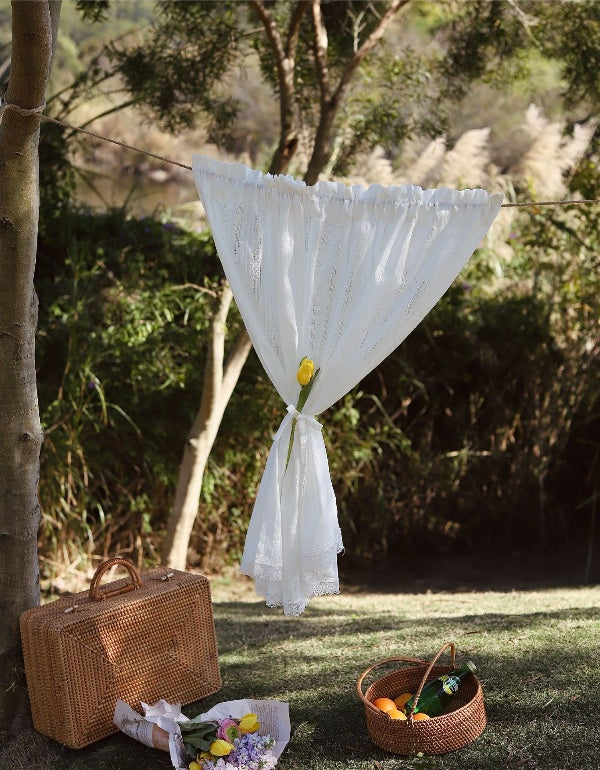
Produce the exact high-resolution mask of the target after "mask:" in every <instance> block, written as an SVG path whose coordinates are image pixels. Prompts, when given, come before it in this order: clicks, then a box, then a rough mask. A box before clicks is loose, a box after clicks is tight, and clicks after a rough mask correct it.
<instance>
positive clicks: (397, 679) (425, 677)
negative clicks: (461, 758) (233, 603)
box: [356, 642, 487, 755]
mask: <svg viewBox="0 0 600 770" xmlns="http://www.w3.org/2000/svg"><path fill="white" fill-rule="evenodd" d="M448 648H449V649H450V664H449V665H435V664H436V663H437V660H438V658H439V657H440V655H441V654H442V653H443V652H444V651H445V650H447V649H448ZM398 661H400V662H403V663H408V664H410V665H408V666H406V667H404V668H401V669H398V670H396V671H393V672H392V673H390V674H387V675H386V676H384V677H383V678H381V679H378V680H377V681H376V682H373V684H372V685H370V686H369V687H368V688H367V691H366V692H365V693H363V689H362V685H363V680H364V678H365V677H366V676H367V674H369V673H370V672H371V671H373V670H374V669H375V668H377V667H379V666H383V665H384V664H386V663H395V662H398ZM455 668H456V662H455V647H454V644H453V643H452V642H448V643H447V644H445V645H444V646H443V647H442V648H441V649H440V650H439V651H438V653H437V654H436V656H435V657H434V658H433V660H432V661H431V663H428V662H427V661H425V660H420V659H418V658H406V657H396V658H385V659H384V660H380V661H378V662H377V663H373V665H372V666H369V668H367V669H366V670H365V671H363V673H362V674H361V675H360V676H359V677H358V680H357V683H356V689H357V692H358V695H359V697H360V699H361V700H362V702H363V703H364V707H365V716H366V719H367V730H368V733H369V736H370V737H371V740H372V741H373V743H375V744H376V745H377V746H379V747H380V748H381V749H384V751H389V752H390V753H392V754H404V755H414V754H417V753H418V752H420V751H422V752H423V753H424V754H445V753H447V752H449V751H455V750H456V749H460V748H462V747H463V746H466V745H467V744H468V743H471V741H474V740H475V738H477V737H478V736H479V735H481V733H482V732H483V730H484V728H485V725H486V721H487V720H486V714H485V708H484V705H483V692H482V690H481V684H480V683H479V680H478V679H477V677H476V676H475V675H473V676H469V677H468V678H467V679H466V680H465V681H464V682H463V683H462V685H461V686H460V688H459V690H458V692H457V693H456V695H455V696H454V697H453V698H452V701H451V705H450V706H449V707H448V709H447V711H446V712H445V713H443V714H441V715H440V716H437V717H432V718H431V719H424V720H422V721H418V720H417V721H415V720H413V718H412V714H409V715H408V719H406V720H399V719H391V718H390V717H389V716H388V715H387V714H386V713H385V712H383V711H381V710H380V709H378V708H377V707H376V706H373V701H374V700H376V699H377V698H382V697H387V698H395V697H397V696H398V695H399V694H400V693H403V692H411V693H416V696H415V703H417V702H418V700H419V697H420V695H421V691H422V689H423V687H424V686H425V684H427V682H429V681H431V680H432V679H435V678H436V677H438V676H440V674H447V673H449V672H450V671H452V670H454V669H455Z"/></svg>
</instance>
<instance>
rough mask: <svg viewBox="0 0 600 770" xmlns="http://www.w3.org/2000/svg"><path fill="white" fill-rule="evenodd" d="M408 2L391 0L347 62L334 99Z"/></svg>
mask: <svg viewBox="0 0 600 770" xmlns="http://www.w3.org/2000/svg"><path fill="white" fill-rule="evenodd" d="M409 2H410V0H392V2H391V3H390V5H389V7H388V9H387V11H386V12H385V13H384V14H383V16H382V17H381V21H380V22H379V24H378V25H377V27H376V28H375V29H374V30H373V32H371V34H370V35H369V37H368V38H367V39H366V40H365V42H364V43H363V44H362V45H361V46H360V48H359V49H358V51H356V53H355V54H354V56H353V57H352V58H351V59H350V61H349V62H348V66H347V67H346V69H345V70H344V72H343V74H342V77H341V79H340V82H339V84H338V87H337V88H336V90H335V94H334V96H333V99H334V101H338V100H339V99H340V97H341V96H342V95H343V92H344V91H345V90H346V88H347V87H348V84H349V83H350V80H351V79H352V76H353V75H354V72H355V71H356V68H357V67H358V65H359V64H360V63H361V61H362V60H363V59H364V58H365V57H366V56H367V55H368V54H369V53H370V52H371V51H372V50H373V48H374V47H375V46H376V45H377V43H378V42H379V41H380V40H381V38H382V37H383V35H384V33H385V31H386V29H387V28H388V27H389V25H390V24H391V22H392V21H393V19H394V16H396V14H397V13H398V11H399V10H400V9H401V8H403V7H404V6H405V5H408V3H409Z"/></svg>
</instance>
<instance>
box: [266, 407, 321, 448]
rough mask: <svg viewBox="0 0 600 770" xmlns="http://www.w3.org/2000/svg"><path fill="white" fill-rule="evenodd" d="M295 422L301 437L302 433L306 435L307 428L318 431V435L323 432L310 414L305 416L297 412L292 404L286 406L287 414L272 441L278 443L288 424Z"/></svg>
mask: <svg viewBox="0 0 600 770" xmlns="http://www.w3.org/2000/svg"><path fill="white" fill-rule="evenodd" d="M294 420H296V422H297V423H298V427H299V429H300V432H301V435H302V433H304V434H306V429H307V428H312V429H313V430H317V431H319V433H320V432H321V431H322V430H323V426H322V425H321V423H320V422H319V421H318V420H315V418H314V417H313V416H312V415H310V414H305V413H304V412H299V411H298V410H297V409H296V407H295V406H294V405H293V404H288V405H287V414H286V416H285V417H284V418H283V420H282V422H281V425H280V426H279V430H278V431H277V433H276V434H275V435H274V436H273V441H279V439H280V438H281V437H282V436H283V434H284V432H285V430H286V428H287V427H288V425H289V424H290V423H293V421H294Z"/></svg>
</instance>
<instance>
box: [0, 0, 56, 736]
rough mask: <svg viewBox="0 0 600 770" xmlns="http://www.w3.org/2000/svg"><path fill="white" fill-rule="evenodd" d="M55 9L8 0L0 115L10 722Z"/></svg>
mask: <svg viewBox="0 0 600 770" xmlns="http://www.w3.org/2000/svg"><path fill="white" fill-rule="evenodd" d="M59 15H60V2H58V1H52V0H51V1H50V2H49V1H48V0H30V2H13V3H12V62H11V73H10V83H9V86H8V90H7V93H6V104H7V106H6V108H5V109H4V112H3V116H2V124H1V125H0V729H1V730H3V731H9V732H10V731H11V729H14V730H16V729H18V725H19V723H20V722H21V721H22V719H23V716H24V714H26V713H28V711H27V709H26V708H25V706H26V703H27V700H26V690H25V687H24V681H23V667H22V660H21V640H20V633H19V617H20V615H21V613H22V612H23V611H24V610H26V609H28V608H29V607H33V606H35V605H37V604H39V569H38V558H37V531H38V527H39V523H40V506H39V502H38V499H37V485H38V480H39V458H40V448H41V445H42V439H43V434H42V427H41V424H40V418H39V409H38V401H37V388H36V375H35V333H36V327H37V306H38V302H37V296H36V294H35V291H34V287H33V275H34V270H35V258H36V250H37V228H38V215H39V185H38V143H39V126H40V119H39V115H38V114H37V112H39V109H38V108H41V107H42V106H43V104H44V98H45V93H46V87H47V85H48V77H49V74H50V65H51V61H52V55H53V51H54V46H55V40H56V33H57V30H58V19H59ZM36 110H37V112H36Z"/></svg>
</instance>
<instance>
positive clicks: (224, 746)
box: [210, 738, 235, 757]
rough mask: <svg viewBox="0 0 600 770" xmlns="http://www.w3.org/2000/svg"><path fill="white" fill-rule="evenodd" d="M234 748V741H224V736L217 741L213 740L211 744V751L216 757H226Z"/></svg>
mask: <svg viewBox="0 0 600 770" xmlns="http://www.w3.org/2000/svg"><path fill="white" fill-rule="evenodd" d="M234 748H235V747H234V745H233V743H229V741H224V740H223V739H222V738H217V740H216V741H213V742H212V743H211V744H210V753H211V754H212V755H213V756H214V757H226V756H227V755H228V754H231V752H232V751H233V749H234Z"/></svg>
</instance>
